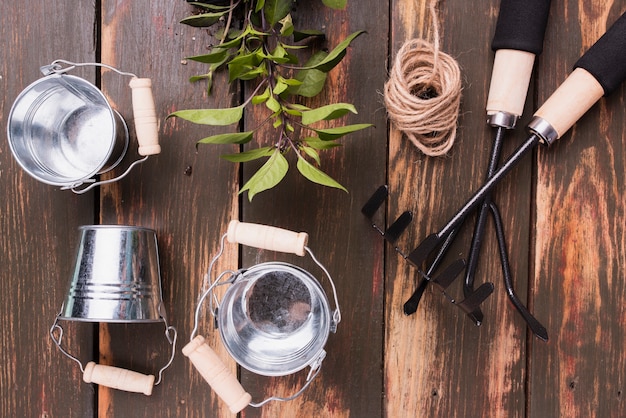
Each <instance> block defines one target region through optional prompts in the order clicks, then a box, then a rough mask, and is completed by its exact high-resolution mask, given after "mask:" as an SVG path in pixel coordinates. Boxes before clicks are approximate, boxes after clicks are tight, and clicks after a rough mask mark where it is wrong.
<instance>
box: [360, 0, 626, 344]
mask: <svg viewBox="0 0 626 418" xmlns="http://www.w3.org/2000/svg"><path fill="white" fill-rule="evenodd" d="M549 7H550V1H549V0H533V1H528V2H523V3H522V2H514V1H512V0H503V1H502V4H501V8H500V14H499V17H498V22H497V26H496V32H495V36H494V40H493V44H492V47H493V49H494V50H495V51H496V54H495V62H494V68H493V73H492V82H491V86H490V92H489V98H488V102H487V123H488V124H489V125H490V126H492V127H495V128H496V134H495V138H494V142H493V147H492V151H491V155H490V160H489V167H488V170H487V178H486V180H485V182H484V184H483V185H482V186H481V187H480V188H479V189H478V190H477V191H476V192H475V193H474V195H473V196H472V197H470V198H469V199H468V200H467V202H466V203H465V204H464V205H463V206H462V207H461V208H460V209H459V211H458V212H457V213H455V214H454V215H453V216H452V217H451V218H450V220H449V221H448V222H447V223H446V224H445V225H444V226H443V227H442V228H441V229H440V230H439V231H437V232H435V233H432V234H430V235H428V236H427V237H426V238H425V239H424V240H423V241H422V242H421V243H420V244H419V245H418V246H417V247H416V248H415V249H414V250H413V251H411V252H410V253H408V254H407V255H405V254H404V253H403V252H402V251H400V250H399V249H398V248H397V247H396V251H398V252H399V253H400V254H401V255H402V256H403V258H405V259H406V260H407V261H409V262H410V263H411V264H412V265H414V266H416V267H417V268H418V271H420V273H421V276H422V279H421V280H420V283H419V285H418V287H417V289H416V291H415V292H414V294H413V295H412V296H411V298H410V299H409V300H408V301H407V302H406V303H405V305H404V312H405V313H406V314H407V315H409V314H412V313H414V312H415V311H416V310H417V306H418V303H419V300H420V298H421V296H422V294H423V292H424V290H425V289H426V287H427V285H428V283H429V282H433V283H437V284H439V285H440V286H441V287H443V288H444V289H445V287H447V285H449V284H450V283H451V282H452V281H453V280H454V278H455V277H456V275H457V274H460V272H461V271H462V270H463V267H464V265H465V263H464V262H463V261H462V260H457V261H454V262H453V263H452V264H451V266H450V267H448V268H447V269H446V270H445V271H444V273H442V274H441V276H443V277H442V278H439V277H437V279H433V278H432V274H433V272H434V271H435V270H436V269H437V267H438V266H439V264H440V263H441V261H442V259H443V257H444V255H445V253H446V251H447V250H448V248H449V246H450V245H451V243H452V242H453V241H454V238H455V236H456V233H457V232H458V229H459V228H460V227H461V225H462V224H463V223H464V221H465V220H466V219H467V217H468V215H469V214H471V213H472V212H473V211H474V209H478V210H479V213H478V216H477V219H476V225H475V228H474V234H473V239H472V244H471V248H470V252H469V258H468V263H467V268H466V271H465V280H464V293H465V297H466V299H465V301H463V302H461V303H460V304H458V303H456V302H455V304H457V305H462V306H461V307H462V308H463V310H464V311H466V313H467V314H468V316H469V317H470V318H471V319H472V320H473V321H474V323H476V324H477V325H480V323H481V322H482V318H483V314H482V312H481V311H480V309H479V305H480V303H481V302H482V301H483V300H484V299H485V298H486V297H488V296H489V294H490V293H491V291H490V290H488V289H489V288H491V289H493V285H492V284H491V283H485V284H483V285H482V286H480V287H479V288H478V289H476V290H473V285H474V276H475V272H476V266H477V263H478V257H479V252H480V246H481V242H482V238H483V235H484V227H485V223H486V218H487V215H488V213H489V212H491V215H492V218H493V220H494V224H495V229H496V236H497V240H498V246H499V253H500V254H499V255H500V260H501V264H502V270H503V276H504V283H505V287H506V290H507V294H508V296H509V298H510V300H511V302H512V303H513V305H514V306H515V308H516V309H517V310H518V312H519V313H520V314H521V316H522V317H523V318H524V320H525V321H526V323H527V324H528V326H529V328H530V329H531V331H532V332H533V334H535V335H536V336H537V337H538V338H540V339H542V340H544V341H547V339H548V334H547V331H546V329H545V328H544V327H543V326H542V325H541V324H540V323H539V321H537V320H536V319H535V318H534V317H533V315H532V314H531V313H530V312H529V311H528V309H527V308H526V307H525V306H524V304H523V303H522V302H521V300H520V299H519V298H518V297H517V295H516V294H515V291H514V289H513V284H512V275H511V271H510V266H509V259H508V253H507V248H506V239H505V235H504V228H503V223H502V219H501V216H500V212H499V210H498V208H497V206H496V204H495V203H494V202H492V200H491V193H492V190H493V188H494V187H495V186H496V185H497V184H498V183H499V181H500V180H501V179H502V178H503V177H504V176H505V175H506V174H507V173H509V171H511V170H512V169H513V167H515V166H516V165H517V163H518V162H519V161H521V159H522V157H524V156H525V155H526V154H528V153H529V151H531V150H532V149H533V148H534V147H535V146H536V145H537V144H539V143H541V144H543V145H546V146H550V145H551V144H552V143H553V142H554V141H556V140H557V139H559V138H561V137H562V136H563V134H564V133H565V132H567V131H568V130H569V128H571V127H572V126H573V125H574V123H576V121H577V120H578V119H579V118H580V117H581V116H582V115H584V114H585V113H586V112H587V110H589V109H590V108H591V107H592V106H593V105H594V104H595V103H596V102H597V101H598V100H599V99H600V98H601V97H602V96H606V95H608V94H610V93H611V92H612V91H614V90H615V89H617V87H618V86H619V85H620V84H621V83H622V81H623V80H624V79H626V54H624V51H626V14H624V15H622V16H621V17H620V18H619V19H618V20H617V21H616V22H615V23H614V24H613V26H612V27H611V28H609V29H608V30H607V32H606V33H605V34H604V35H603V36H602V37H601V38H600V39H599V40H598V41H597V42H596V43H595V44H594V45H593V46H592V47H591V48H590V49H589V50H588V51H587V52H586V53H585V54H584V55H583V56H582V57H581V58H580V59H579V60H578V61H577V62H576V63H575V65H574V71H573V72H572V73H571V74H570V75H569V77H568V78H567V79H566V80H565V81H564V82H563V83H562V84H561V86H559V88H558V89H557V90H556V91H555V92H554V93H553V94H552V96H550V98H549V99H548V100H547V101H546V102H545V103H544V104H543V106H541V107H540V108H539V110H537V111H536V112H535V114H534V117H533V118H532V120H531V122H530V123H529V124H528V129H529V131H530V136H529V137H528V138H527V139H526V141H525V142H523V143H522V144H521V145H520V146H519V147H518V148H517V149H516V150H515V151H514V152H513V153H512V154H511V156H510V157H509V158H508V159H507V160H506V161H505V162H504V163H503V164H502V165H501V166H500V167H498V160H499V157H500V151H501V147H502V141H503V139H504V136H505V132H506V130H510V129H513V128H514V127H515V125H516V124H517V121H518V120H519V118H520V116H521V114H522V110H523V106H524V102H525V100H526V92H527V90H528V85H529V81H530V76H531V73H532V67H533V64H534V59H535V56H536V55H538V54H539V53H541V51H542V44H543V36H544V32H545V27H546V23H547V18H548V12H549ZM387 193H388V191H387V189H386V187H384V186H383V187H381V188H379V189H378V190H377V191H376V193H375V194H374V195H373V196H372V198H370V200H369V201H368V202H367V203H366V205H365V206H364V207H363V209H362V212H363V213H364V215H365V216H367V217H368V218H371V217H372V215H373V213H374V212H375V210H376V209H377V208H378V207H379V206H380V205H381V204H382V203H383V201H384V199H385V198H386V197H387ZM409 222H410V214H409V215H407V214H406V213H405V214H403V215H402V216H401V217H400V218H399V219H398V220H397V221H396V222H394V223H393V224H392V225H391V226H390V228H389V229H388V230H387V231H383V230H382V229H381V228H379V227H378V226H376V225H374V224H373V226H374V227H375V228H376V229H377V230H378V231H379V232H380V233H381V234H382V235H383V237H385V239H387V241H389V242H391V243H392V244H395V241H396V240H397V239H398V237H399V235H400V234H401V233H402V231H403V230H404V229H405V228H406V227H407V226H408V224H409ZM435 251H436V253H435V256H434V258H433V259H432V261H431V264H430V266H429V267H428V268H427V269H426V271H425V272H422V270H419V269H420V268H421V267H420V266H422V265H423V264H424V262H426V261H427V259H428V258H429V257H430V255H431V254H432V253H433V252H435ZM453 274H454V276H452V275H453ZM444 285H445V286H444Z"/></svg>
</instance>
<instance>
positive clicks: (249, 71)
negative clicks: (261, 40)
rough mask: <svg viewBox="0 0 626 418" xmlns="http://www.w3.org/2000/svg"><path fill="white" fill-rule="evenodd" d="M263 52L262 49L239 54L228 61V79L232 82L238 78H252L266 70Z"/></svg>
mask: <svg viewBox="0 0 626 418" xmlns="http://www.w3.org/2000/svg"><path fill="white" fill-rule="evenodd" d="M263 59H264V56H263V52H262V51H261V50H260V49H257V50H256V51H254V52H252V53H250V54H244V55H239V56H237V57H235V58H233V59H232V60H230V62H229V63H228V79H229V81H230V82H232V81H233V80H236V79H240V80H251V79H253V78H256V77H257V76H259V75H262V74H264V72H265V71H266V69H265V66H262V65H261V64H262V63H263Z"/></svg>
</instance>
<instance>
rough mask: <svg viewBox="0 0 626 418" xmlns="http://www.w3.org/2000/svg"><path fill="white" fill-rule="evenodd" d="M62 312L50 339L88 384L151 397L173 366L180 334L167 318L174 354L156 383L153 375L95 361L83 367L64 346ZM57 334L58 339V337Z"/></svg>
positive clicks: (159, 373)
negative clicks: (61, 322)
mask: <svg viewBox="0 0 626 418" xmlns="http://www.w3.org/2000/svg"><path fill="white" fill-rule="evenodd" d="M61 312H63V309H61V311H60V312H59V313H58V314H57V316H56V317H55V319H54V323H53V324H52V326H51V327H50V331H49V333H50V338H51V339H52V341H53V342H54V344H55V345H56V346H57V348H58V349H59V350H60V351H61V352H62V353H63V354H64V355H65V356H66V357H68V358H69V359H71V360H73V361H74V362H76V363H77V364H78V366H79V367H80V371H81V372H82V374H83V381H85V382H86V383H96V384H99V385H103V386H107V387H110V388H113V389H119V390H124V391H126V392H136V393H143V394H144V395H148V396H149V395H151V394H152V388H153V387H154V386H156V385H158V384H160V383H161V378H162V376H163V372H164V371H165V369H167V368H168V367H169V366H170V365H171V364H172V362H173V360H174V354H175V353H176V340H177V338H178V332H177V331H176V328H174V327H173V326H171V325H168V323H167V319H166V318H165V316H162V318H163V322H164V323H165V337H166V338H167V340H168V342H169V343H170V345H171V346H172V354H171V355H170V358H169V360H168V362H167V363H166V364H165V366H163V367H162V368H161V369H160V370H159V372H158V379H157V381H156V382H155V378H154V376H153V375H146V374H143V373H139V372H135V371H132V370H128V369H122V368H119V367H114V366H107V365H102V364H96V363H95V362H93V361H90V362H88V363H87V365H86V366H83V363H82V362H81V361H80V360H79V359H78V358H76V357H75V356H73V355H72V354H70V353H69V352H68V351H67V350H66V349H65V348H64V347H63V345H62V339H63V327H61V325H59V317H60V315H61ZM57 333H58V337H57V335H56V334H57ZM171 334H173V335H171Z"/></svg>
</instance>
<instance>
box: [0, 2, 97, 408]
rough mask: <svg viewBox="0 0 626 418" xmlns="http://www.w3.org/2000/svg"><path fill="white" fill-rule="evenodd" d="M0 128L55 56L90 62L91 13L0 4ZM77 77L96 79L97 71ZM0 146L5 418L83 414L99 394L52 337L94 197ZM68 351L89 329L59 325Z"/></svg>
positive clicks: (89, 8) (77, 347)
mask: <svg viewBox="0 0 626 418" xmlns="http://www.w3.org/2000/svg"><path fill="white" fill-rule="evenodd" d="M0 16H1V18H0V20H1V21H2V23H1V24H0V44H2V49H1V51H0V57H1V58H0V90H1V91H2V97H1V98H0V114H1V115H2V117H0V131H2V132H3V135H6V134H5V132H6V124H7V117H8V114H9V110H10V108H11V105H12V104H13V101H14V100H15V98H16V97H17V95H18V94H19V93H20V92H21V91H22V89H24V88H25V87H26V86H27V85H28V84H30V83H31V82H34V81H35V80H37V79H39V78H40V77H41V76H42V75H41V73H40V72H39V66H41V65H46V64H49V63H50V62H52V61H53V60H54V59H58V58H65V59H72V60H82V61H93V60H94V57H95V52H94V51H95V45H94V37H93V28H94V17H95V11H94V9H93V5H92V4H91V3H90V2H81V3H77V4H74V5H70V4H69V3H68V4H65V3H63V4H57V3H52V2H47V3H40V2H34V1H25V2H20V3H6V2H5V3H2V4H0ZM75 75H78V76H81V77H84V78H86V79H87V80H89V81H92V82H93V81H94V72H93V71H91V72H80V71H79V72H76V73H75ZM4 138H5V139H3V141H2V145H1V146H0V196H1V198H0V214H1V215H0V231H2V233H1V234H0V263H1V264H2V270H1V273H0V298H1V300H2V303H1V304H0V321H1V323H2V337H0V346H1V347H2V349H1V350H0V363H1V365H2V366H1V367H0V369H1V370H2V371H1V372H0V416H4V417H17V416H23V417H26V416H42V417H43V416H65V417H84V416H90V415H92V414H93V410H94V393H93V389H92V388H91V387H90V386H89V385H85V384H83V383H82V378H81V372H80V370H79V368H78V366H77V365H76V364H75V363H74V362H72V361H71V360H69V359H68V358H67V357H65V356H64V355H62V354H61V352H60V351H59V350H57V348H56V346H55V345H54V343H53V342H52V340H51V339H50V337H49V336H48V331H49V329H50V326H51V325H52V323H53V320H54V317H55V316H56V314H57V312H58V311H59V309H60V308H61V304H62V302H63V298H64V296H65V294H66V288H67V285H68V280H69V277H70V273H71V268H72V264H73V260H74V259H75V246H76V238H77V236H78V235H77V231H76V227H77V226H78V225H80V224H84V223H91V222H92V219H93V216H94V214H93V195H92V194H87V195H83V196H76V195H74V194H73V193H71V192H69V191H60V190H59V189H58V188H56V187H54V186H49V185H46V184H43V183H40V182H38V181H36V180H34V179H33V178H31V177H30V176H29V175H27V174H26V172H25V171H23V170H22V169H21V168H20V166H19V165H18V164H17V162H16V161H15V160H14V159H13V157H12V155H11V151H10V150H9V146H8V142H7V140H6V136H5V137H4ZM62 326H63V328H64V329H65V334H64V335H65V336H64V338H63V344H64V346H65V347H66V348H67V349H68V350H69V351H70V352H71V353H72V354H74V355H76V356H78V357H79V358H80V359H81V360H82V361H84V362H86V361H88V360H90V359H91V356H92V353H93V348H92V347H93V343H92V341H93V339H92V336H93V326H92V325H91V324H76V323H67V322H64V323H63V324H62Z"/></svg>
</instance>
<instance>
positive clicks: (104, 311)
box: [50, 225, 177, 395]
mask: <svg viewBox="0 0 626 418" xmlns="http://www.w3.org/2000/svg"><path fill="white" fill-rule="evenodd" d="M79 231H80V243H79V246H78V251H77V255H76V261H75V265H74V271H73V274H72V277H71V279H70V284H69V287H68V291H67V295H66V297H65V300H64V302H63V306H62V307H61V310H60V312H59V313H58V314H57V316H56V318H55V321H54V323H53V324H52V327H51V328H50V337H51V338H52V340H53V341H54V343H55V344H56V345H57V347H58V348H59V350H61V352H62V353H63V354H65V355H66V356H67V357H69V358H70V359H71V360H74V361H75V362H76V363H78V365H79V366H80V369H81V371H82V372H83V380H84V381H85V382H87V383H91V382H93V383H98V384H101V385H104V386H108V387H112V388H115V389H120V390H125V391H129V392H139V393H144V394H145V395H150V394H151V393H152V388H153V386H155V385H158V384H159V383H160V382H161V376H162V373H163V371H164V370H165V369H167V368H168V367H169V366H170V364H171V363H172V361H173V359H174V353H175V350H176V336H177V332H176V329H175V328H174V327H172V326H170V325H168V323H167V315H166V314H165V308H164V306H163V299H162V293H161V274H160V270H159V254H158V248H157V240H156V233H155V231H153V230H152V229H148V228H142V227H136V226H123V225H90V226H82V227H80V228H79ZM60 321H79V322H101V323H125V324H133V323H139V324H141V323H154V322H162V323H164V325H165V336H166V338H167V340H168V342H169V343H170V345H171V346H172V353H171V355H170V358H169V361H168V363H167V364H166V365H165V366H164V367H163V368H161V369H160V370H159V374H158V380H157V381H156V383H155V376H154V375H144V374H141V373H137V372H134V371H130V370H126V369H120V368H117V367H113V366H105V365H98V364H96V363H94V362H88V363H87V364H86V365H85V366H83V364H82V362H81V361H80V360H78V359H77V358H76V357H74V356H72V355H71V354H69V352H68V351H67V350H66V349H65V348H63V346H62V338H63V328H62V326H61V324H60V323H59V322H60Z"/></svg>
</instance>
